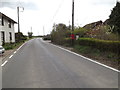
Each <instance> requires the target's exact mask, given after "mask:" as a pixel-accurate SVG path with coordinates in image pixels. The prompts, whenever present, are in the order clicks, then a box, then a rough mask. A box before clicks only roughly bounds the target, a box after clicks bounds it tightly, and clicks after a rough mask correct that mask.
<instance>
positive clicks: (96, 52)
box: [74, 45, 100, 56]
mask: <svg viewBox="0 0 120 90" xmlns="http://www.w3.org/2000/svg"><path fill="white" fill-rule="evenodd" d="M74 49H75V50H77V51H78V52H80V53H83V54H93V55H95V56H99V55H100V50H99V49H96V48H92V47H90V46H82V45H75V46H74Z"/></svg>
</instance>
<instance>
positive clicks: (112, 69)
mask: <svg viewBox="0 0 120 90" xmlns="http://www.w3.org/2000/svg"><path fill="white" fill-rule="evenodd" d="M51 45H53V46H55V47H58V48H60V49H62V50H64V51H67V52H69V53H72V54H74V55H77V56H79V57H82V58H84V59H86V60H88V61H91V62H93V63H96V64H98V65H101V66H104V67H106V68H109V69H111V70H113V71H116V72H120V71H119V70H117V69H115V68H112V67H110V66H107V65H105V64H102V63H100V62H97V61H95V60H92V59H90V58H87V57H84V56H82V55H80V54H77V53H75V52H72V51H70V50H67V49H65V48H62V47H60V46H57V45H54V44H51Z"/></svg>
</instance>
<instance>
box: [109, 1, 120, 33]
mask: <svg viewBox="0 0 120 90" xmlns="http://www.w3.org/2000/svg"><path fill="white" fill-rule="evenodd" d="M109 17H110V18H109V22H108V24H110V25H111V26H114V32H117V33H119V34H120V2H117V4H116V6H115V7H114V8H113V10H112V12H111V15H110V16H109Z"/></svg>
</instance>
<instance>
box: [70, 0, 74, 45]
mask: <svg viewBox="0 0 120 90" xmlns="http://www.w3.org/2000/svg"><path fill="white" fill-rule="evenodd" d="M73 31H74V0H72V35H71V37H72V46H74V34H73Z"/></svg>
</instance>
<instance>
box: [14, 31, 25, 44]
mask: <svg viewBox="0 0 120 90" xmlns="http://www.w3.org/2000/svg"><path fill="white" fill-rule="evenodd" d="M26 39H27V37H26V36H25V35H23V33H22V32H18V33H15V42H21V41H24V40H26Z"/></svg>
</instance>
